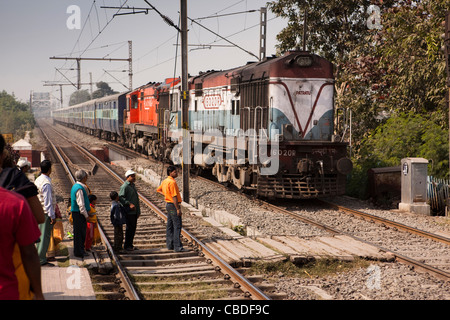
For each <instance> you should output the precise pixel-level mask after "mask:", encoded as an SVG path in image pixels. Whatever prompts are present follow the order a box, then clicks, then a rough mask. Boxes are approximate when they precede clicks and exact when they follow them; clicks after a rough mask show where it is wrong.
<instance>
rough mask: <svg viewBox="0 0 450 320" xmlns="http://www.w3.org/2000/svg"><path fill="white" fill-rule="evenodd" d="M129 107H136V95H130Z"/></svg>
mask: <svg viewBox="0 0 450 320" xmlns="http://www.w3.org/2000/svg"><path fill="white" fill-rule="evenodd" d="M131 107H132V108H133V109H137V108H138V97H137V96H136V95H133V96H131Z"/></svg>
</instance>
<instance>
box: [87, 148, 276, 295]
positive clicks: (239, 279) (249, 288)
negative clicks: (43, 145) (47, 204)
mask: <svg viewBox="0 0 450 320" xmlns="http://www.w3.org/2000/svg"><path fill="white" fill-rule="evenodd" d="M81 148H82V149H83V150H84V151H85V152H86V154H87V155H88V156H89V157H91V159H93V160H94V161H96V163H97V164H98V165H99V166H101V167H102V168H103V169H104V170H106V171H107V172H108V173H110V174H111V175H112V176H113V177H114V178H115V179H116V180H118V181H119V182H121V183H124V180H123V179H122V178H121V177H120V176H119V175H118V174H117V173H115V172H114V171H112V170H111V169H110V168H108V167H107V166H106V165H105V164H104V163H103V162H102V161H100V160H99V159H97V158H96V157H95V156H94V155H92V154H91V153H90V152H89V151H88V150H87V149H85V148H84V147H82V146H81ZM138 195H139V198H140V199H141V201H142V202H144V203H145V204H146V205H147V206H148V207H150V209H151V210H153V211H154V212H155V213H156V214H158V215H159V216H160V217H161V218H162V219H163V220H164V221H167V215H166V214H165V213H164V212H163V211H162V210H161V209H159V208H158V207H157V206H155V205H154V204H153V203H152V202H151V201H150V200H148V199H147V198H145V197H144V196H143V195H142V194H141V193H139V192H138ZM181 234H182V235H183V236H184V237H185V238H186V239H188V240H189V241H190V242H192V243H194V244H195V245H196V246H197V247H198V248H199V249H200V250H201V252H202V253H203V254H204V255H205V257H206V258H207V259H211V261H213V262H214V263H215V264H216V265H217V266H218V267H220V269H221V270H224V271H223V273H225V275H228V276H229V277H230V279H231V280H232V281H234V282H235V284H238V285H239V287H242V289H241V290H243V289H245V290H246V291H245V290H243V291H244V292H245V294H246V295H248V296H250V297H251V298H252V299H254V300H271V299H270V297H268V296H267V295H266V294H265V293H264V292H262V291H261V290H260V289H259V288H257V287H256V286H255V285H253V284H252V283H251V282H250V281H249V280H247V279H246V278H245V277H243V276H242V275H241V274H240V273H239V272H238V271H236V270H235V269H234V268H233V267H231V266H230V265H229V264H228V263H227V262H226V261H224V260H223V259H222V258H221V257H219V256H218V255H217V254H216V253H215V252H213V251H212V250H211V249H209V248H208V247H207V246H205V245H204V244H203V243H202V242H201V241H200V240H198V239H197V238H196V237H195V236H193V235H192V234H191V233H189V231H187V230H185V229H184V228H182V229H181ZM221 270H220V271H221ZM218 271H219V270H218Z"/></svg>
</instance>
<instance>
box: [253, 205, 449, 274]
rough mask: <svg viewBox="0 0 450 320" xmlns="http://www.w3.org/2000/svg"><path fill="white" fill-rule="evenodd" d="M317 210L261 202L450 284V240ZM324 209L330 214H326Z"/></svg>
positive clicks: (352, 213)
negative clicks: (369, 245) (366, 245)
mask: <svg viewBox="0 0 450 320" xmlns="http://www.w3.org/2000/svg"><path fill="white" fill-rule="evenodd" d="M315 203H316V205H317V207H316V209H309V210H301V209H300V208H299V206H298V204H293V205H286V208H285V209H284V208H281V207H279V206H277V205H274V204H270V203H267V202H261V204H262V205H263V206H265V207H266V208H268V209H270V210H274V211H278V212H281V213H283V214H287V215H290V216H292V217H293V218H295V219H300V220H302V221H304V222H309V223H311V224H313V225H315V226H317V227H320V228H323V229H325V230H327V231H329V232H331V233H334V234H347V235H350V236H352V237H353V238H355V239H358V240H360V241H362V242H366V243H370V244H372V245H374V246H375V247H377V248H378V249H379V250H381V251H383V252H386V253H390V254H392V255H393V256H394V257H395V259H396V261H399V262H403V263H406V264H408V265H410V266H412V267H414V268H416V269H419V270H422V271H425V272H428V273H430V274H433V275H434V276H436V277H438V278H439V279H443V280H446V281H450V254H449V252H450V239H449V238H446V237H443V236H441V235H438V234H433V233H431V232H427V231H424V230H420V229H417V228H414V227H411V226H408V225H405V224H402V223H399V222H396V221H393V220H389V219H386V218H382V217H379V216H375V215H371V214H368V213H365V212H362V211H357V210H354V209H350V208H346V207H344V206H341V205H337V204H334V203H331V202H328V201H323V200H315ZM324 207H327V208H331V210H325V211H324V210H323V208H324Z"/></svg>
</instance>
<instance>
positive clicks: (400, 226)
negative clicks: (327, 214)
mask: <svg viewBox="0 0 450 320" xmlns="http://www.w3.org/2000/svg"><path fill="white" fill-rule="evenodd" d="M317 200H318V201H320V202H321V203H324V204H326V205H327V206H329V207H331V208H334V209H336V210H342V211H344V212H346V213H349V214H354V215H357V216H359V217H363V218H364V219H366V220H369V221H374V222H376V223H379V224H382V225H388V226H391V227H395V228H397V229H399V230H403V231H407V232H409V233H412V234H416V235H419V236H422V237H425V238H429V239H432V240H435V241H439V242H442V243H445V244H447V245H450V239H449V238H446V237H443V236H440V235H437V234H433V233H430V232H427V231H424V230H420V229H417V228H413V227H410V226H407V225H404V224H402V223H399V222H396V221H392V220H388V219H385V218H382V217H377V216H374V215H372V214H369V213H365V212H361V211H357V210H354V209H350V208H346V207H343V206H340V205H337V204H334V203H331V202H328V201H325V200H321V199H317Z"/></svg>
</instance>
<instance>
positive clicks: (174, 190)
mask: <svg viewBox="0 0 450 320" xmlns="http://www.w3.org/2000/svg"><path fill="white" fill-rule="evenodd" d="M167 176H168V177H167V178H166V179H165V180H164V181H163V182H162V183H161V185H160V186H159V187H158V189H157V190H156V191H157V192H159V193H161V194H162V195H164V200H165V201H166V210H167V225H166V245H167V249H169V250H175V252H180V251H184V248H183V244H182V243H181V228H182V220H181V215H182V213H181V207H180V203H181V201H182V200H181V194H180V190H179V189H178V185H177V182H176V181H175V178H176V177H178V172H177V168H176V167H175V166H169V167H168V168H167Z"/></svg>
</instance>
